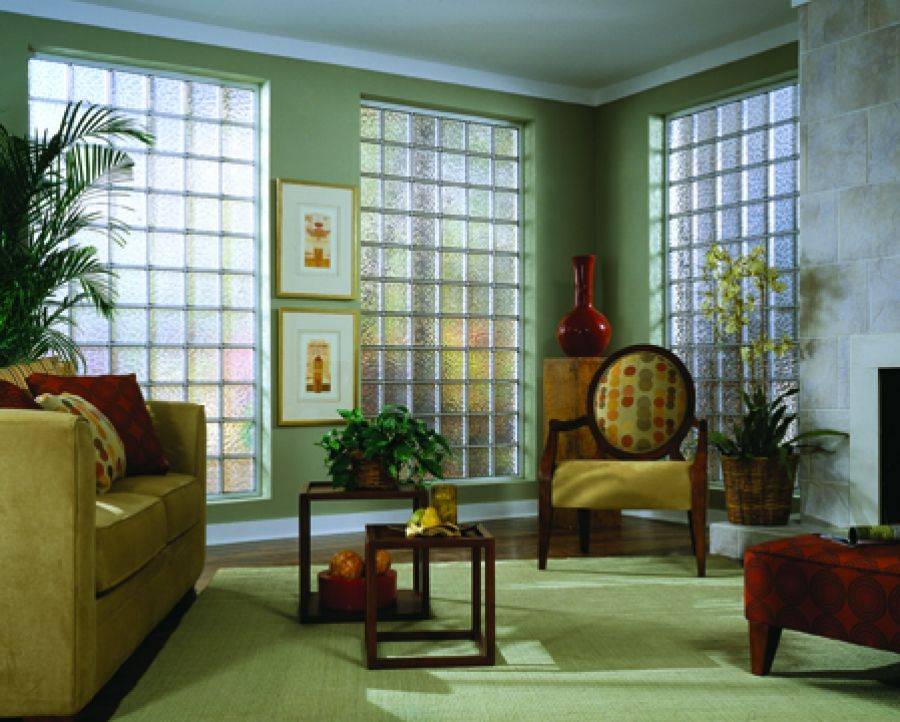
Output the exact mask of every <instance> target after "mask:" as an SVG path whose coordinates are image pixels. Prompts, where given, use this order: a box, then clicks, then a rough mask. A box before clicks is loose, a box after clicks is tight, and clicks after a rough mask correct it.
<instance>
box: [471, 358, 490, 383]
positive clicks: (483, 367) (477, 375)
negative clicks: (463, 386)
mask: <svg viewBox="0 0 900 722" xmlns="http://www.w3.org/2000/svg"><path fill="white" fill-rule="evenodd" d="M490 377H491V353H490V351H469V373H468V378H470V379H474V380H476V381H478V380H482V379H484V380H487V379H489V378H490Z"/></svg>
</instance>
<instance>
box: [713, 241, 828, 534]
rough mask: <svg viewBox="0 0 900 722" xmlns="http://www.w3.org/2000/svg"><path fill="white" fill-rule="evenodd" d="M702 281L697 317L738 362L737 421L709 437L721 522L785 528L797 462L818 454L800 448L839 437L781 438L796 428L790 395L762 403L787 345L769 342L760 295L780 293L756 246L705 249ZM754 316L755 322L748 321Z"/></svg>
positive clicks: (774, 272)
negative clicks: (732, 348)
mask: <svg viewBox="0 0 900 722" xmlns="http://www.w3.org/2000/svg"><path fill="white" fill-rule="evenodd" d="M704 280H705V281H706V282H707V283H708V289H707V291H706V292H705V295H704V300H703V305H702V310H703V313H704V315H705V316H706V318H707V319H709V320H710V321H711V322H712V324H713V329H714V333H715V338H716V341H721V340H723V339H727V340H730V341H731V342H732V343H735V344H737V345H738V347H739V349H740V355H741V362H742V363H741V374H742V387H743V388H742V389H741V400H742V402H743V407H744V411H743V414H742V416H741V417H740V418H739V419H738V420H736V421H735V422H734V424H733V425H732V427H731V430H730V432H728V433H723V432H721V431H712V432H710V441H712V443H713V445H714V446H715V447H716V448H717V449H718V451H719V453H720V459H721V464H722V480H723V482H724V485H725V504H726V508H727V512H728V520H729V521H730V522H732V523H736V524H786V523H787V521H788V519H789V517H790V511H791V497H792V493H793V488H794V479H795V476H796V471H797V463H798V456H797V454H798V453H799V452H801V451H824V450H825V449H824V448H823V447H821V446H818V445H815V444H811V443H808V442H809V440H810V439H812V438H815V437H824V436H846V434H844V433H843V432H839V431H835V430H832V429H814V430H811V431H805V432H803V433H801V434H795V435H793V436H791V437H790V438H788V435H789V433H790V430H791V428H792V427H793V425H794V422H795V420H796V414H794V413H791V412H790V410H789V408H788V400H789V399H790V398H791V397H792V396H794V395H796V393H797V389H796V388H792V389H788V390H787V391H785V392H783V393H781V394H779V395H778V396H776V397H775V398H774V399H772V400H769V396H768V394H767V392H766V379H767V378H768V366H769V364H770V363H771V362H772V361H773V360H774V359H777V358H779V357H781V356H784V355H785V354H788V353H791V352H792V351H793V349H794V345H795V344H794V342H793V340H792V339H790V338H787V337H783V338H778V339H777V338H772V337H771V335H770V334H769V330H768V323H767V319H766V304H765V298H766V295H767V294H768V293H769V292H770V291H774V292H776V293H778V292H782V291H784V290H786V285H785V283H784V282H783V281H781V280H780V279H779V272H778V269H775V268H772V267H770V266H769V265H768V264H767V262H766V251H765V248H764V247H762V246H757V247H756V248H754V249H752V250H751V251H750V252H749V253H748V254H746V255H740V256H736V257H733V256H731V255H730V254H729V253H728V252H727V251H726V250H725V249H723V248H722V247H720V246H717V245H713V246H712V247H711V248H710V250H709V252H708V253H707V256H706V265H705V268H704ZM754 314H758V316H756V318H754ZM754 321H755V322H754ZM801 442H802V443H801Z"/></svg>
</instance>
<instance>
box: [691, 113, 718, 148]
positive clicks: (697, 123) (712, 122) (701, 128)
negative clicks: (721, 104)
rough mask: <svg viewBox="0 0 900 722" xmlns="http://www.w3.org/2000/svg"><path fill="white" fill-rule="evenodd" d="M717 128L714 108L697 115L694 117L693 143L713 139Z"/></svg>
mask: <svg viewBox="0 0 900 722" xmlns="http://www.w3.org/2000/svg"><path fill="white" fill-rule="evenodd" d="M717 127H718V118H717V116H716V109H715V108H711V109H710V110H705V111H703V112H702V113H697V114H696V115H695V116H694V142H695V143H702V142H704V141H707V140H710V139H712V138H714V137H715V135H716V128H717Z"/></svg>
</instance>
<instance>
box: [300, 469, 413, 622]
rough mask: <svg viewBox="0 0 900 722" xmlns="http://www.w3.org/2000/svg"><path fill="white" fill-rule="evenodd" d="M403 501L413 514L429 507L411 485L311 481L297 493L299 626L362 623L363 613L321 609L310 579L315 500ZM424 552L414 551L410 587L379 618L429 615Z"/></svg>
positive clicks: (383, 610) (398, 591) (398, 594)
mask: <svg viewBox="0 0 900 722" xmlns="http://www.w3.org/2000/svg"><path fill="white" fill-rule="evenodd" d="M381 499H406V500H410V501H411V502H412V508H413V511H415V510H416V509H419V508H423V507H426V506H428V490H427V489H424V488H417V487H413V486H403V487H400V488H398V489H354V490H352V491H345V490H343V489H335V488H334V487H333V486H332V485H331V482H330V481H311V482H309V483H307V484H306V486H305V487H304V488H303V489H301V491H300V516H299V523H300V610H299V616H300V623H301V624H315V623H325V622H361V621H363V619H364V617H365V614H364V613H363V612H340V611H332V610H329V609H321V608H320V606H319V595H318V593H317V592H313V591H312V589H311V586H310V585H311V580H310V567H311V562H310V545H311V539H310V537H311V530H310V505H311V504H312V502H314V501H375V500H381ZM427 553H428V552H427V550H425V552H424V555H425V556H423V553H422V552H421V550H418V549H415V550H413V588H412V589H399V590H397V602H396V604H392V605H391V606H390V607H385V608H383V609H381V610H380V611H379V612H378V616H379V617H380V618H382V619H424V618H426V617H427V616H428V614H429V599H428V560H427Z"/></svg>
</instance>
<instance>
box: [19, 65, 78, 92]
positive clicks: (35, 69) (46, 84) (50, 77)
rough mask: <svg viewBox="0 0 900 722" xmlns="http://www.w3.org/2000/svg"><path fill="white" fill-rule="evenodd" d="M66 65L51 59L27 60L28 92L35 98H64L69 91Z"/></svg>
mask: <svg viewBox="0 0 900 722" xmlns="http://www.w3.org/2000/svg"><path fill="white" fill-rule="evenodd" d="M68 72H69V69H68V66H67V65H66V64H65V63H58V62H54V61H51V60H38V59H36V58H32V59H30V60H29V61H28V94H29V95H30V96H32V97H37V98H48V99H51V100H66V99H67V97H68V92H69V82H68Z"/></svg>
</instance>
